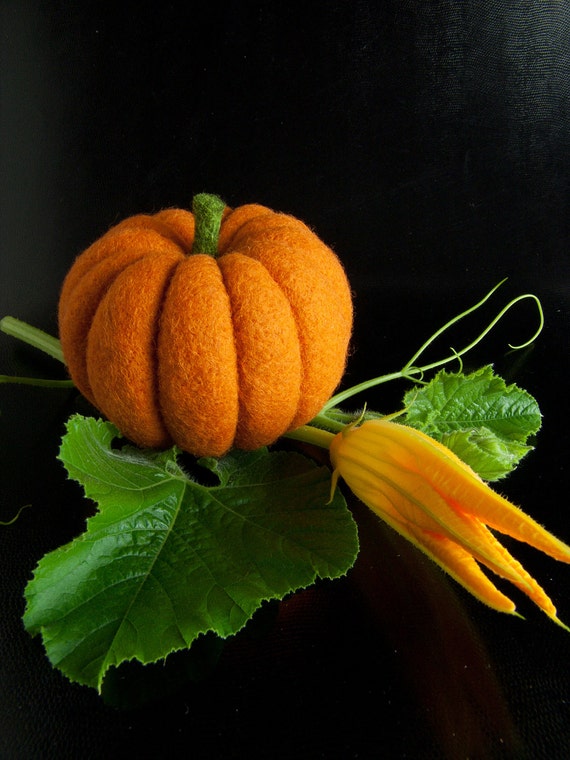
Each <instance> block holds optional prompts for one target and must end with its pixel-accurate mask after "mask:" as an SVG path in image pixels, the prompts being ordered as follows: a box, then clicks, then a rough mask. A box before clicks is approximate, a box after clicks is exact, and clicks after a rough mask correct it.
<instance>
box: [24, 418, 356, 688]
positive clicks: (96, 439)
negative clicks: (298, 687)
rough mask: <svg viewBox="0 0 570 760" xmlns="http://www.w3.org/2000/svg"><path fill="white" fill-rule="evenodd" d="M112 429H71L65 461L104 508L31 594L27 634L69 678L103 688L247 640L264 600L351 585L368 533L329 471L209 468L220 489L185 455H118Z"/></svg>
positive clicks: (52, 561)
mask: <svg viewBox="0 0 570 760" xmlns="http://www.w3.org/2000/svg"><path fill="white" fill-rule="evenodd" d="M117 437H118V431H117V430H116V428H114V427H113V426H112V425H111V424H110V423H106V422H102V421H99V420H95V419H93V418H85V417H81V416H79V415H75V416H74V417H72V418H71V419H70V420H69V422H68V426H67V433H66V435H65V436H64V439H63V443H62V447H61V451H60V458H61V460H62V461H63V463H64V464H65V467H66V468H67V470H68V472H69V475H70V476H71V477H72V478H74V479H75V480H77V481H78V482H80V483H81V484H82V485H83V487H84V490H85V493H86V495H87V496H88V497H89V498H91V499H93V500H94V501H95V502H96V503H97V504H98V506H99V511H98V513H97V514H96V515H95V516H94V517H92V518H90V519H89V520H88V524H87V530H86V532H85V533H84V534H82V535H81V536H79V537H78V538H76V539H75V540H74V541H72V542H71V543H70V544H68V545H66V546H63V547H61V548H59V549H57V550H55V551H53V552H51V553H50V554H47V555H46V556H45V557H44V558H43V559H42V560H41V561H40V563H39V565H38V567H37V569H36V571H35V574H34V578H33V579H32V580H31V581H30V583H29V584H28V586H27V588H26V599H27V608H26V612H25V615H24V623H25V626H26V628H27V630H28V631H29V632H30V633H32V634H36V633H41V635H42V637H43V641H44V645H45V648H46V652H47V654H48V657H49V659H50V661H51V662H52V664H53V665H55V666H56V667H58V668H59V669H60V670H61V671H62V672H63V673H65V674H66V675H67V676H68V678H70V679H71V680H73V681H78V682H79V683H83V684H87V685H90V686H94V687H96V688H98V689H101V685H102V682H103V679H104V677H105V674H106V673H107V671H108V670H109V668H111V667H118V666H119V665H120V664H121V663H124V662H126V661H129V660H133V659H135V660H138V661H139V662H141V663H143V664H145V663H150V662H156V661H158V660H161V659H163V658H164V657H166V656H167V655H168V654H170V653H171V652H174V651H176V650H183V649H186V648H188V647H190V646H191V645H192V643H193V642H194V641H195V640H196V639H197V638H198V636H200V634H206V633H208V632H211V633H213V634H216V635H217V636H220V637H222V638H225V637H228V636H230V635H232V634H234V633H237V631H239V630H240V629H241V628H242V627H243V626H244V625H245V624H246V623H247V621H248V620H249V619H250V618H251V617H252V615H253V614H254V613H255V611H256V610H257V609H258V608H259V607H260V606H261V604H262V603H263V602H264V601H266V600H272V599H282V598H283V597H284V596H286V595H287V594H289V593H291V592H293V591H296V590H298V589H300V588H303V587H306V586H308V585H310V584H312V583H313V582H314V581H315V580H316V579H317V578H336V577H339V576H341V575H344V574H345V573H346V572H347V571H348V570H349V569H350V567H351V566H352V564H353V563H354V560H355V558H356V555H357V552H358V538H357V532H356V525H355V523H354V520H353V519H352V516H351V514H350V512H349V510H348V509H347V506H346V503H345V501H344V499H343V497H342V495H341V494H340V491H339V490H338V489H337V491H336V493H335V496H334V498H333V499H332V501H329V492H330V472H329V470H328V469H327V468H325V467H319V466H317V465H315V464H314V463H313V462H311V461H310V460H308V459H307V458H305V457H303V456H301V455H299V454H296V453H294V452H272V453H269V452H268V451H267V450H266V449H260V450H259V451H254V452H232V453H230V454H228V455H227V456H226V457H224V458H222V459H220V460H216V459H202V460H200V462H199V463H200V464H201V465H202V467H204V468H207V469H209V470H210V471H211V473H213V474H214V475H216V476H217V478H218V479H219V483H218V484H216V485H213V486H211V485H210V486H205V485H202V484H201V483H198V482H196V481H194V480H192V479H191V478H190V477H189V476H188V475H187V474H186V473H185V472H184V471H183V469H182V468H181V466H180V464H179V462H178V451H177V450H176V449H170V450H169V451H165V452H156V451H142V450H139V449H135V448H133V447H132V446H123V447H122V448H117V447H115V446H114V445H113V444H114V439H115V438H117Z"/></svg>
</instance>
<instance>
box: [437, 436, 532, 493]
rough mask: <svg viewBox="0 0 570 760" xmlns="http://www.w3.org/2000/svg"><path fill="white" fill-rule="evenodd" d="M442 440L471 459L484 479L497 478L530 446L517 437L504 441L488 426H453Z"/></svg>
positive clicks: (506, 473)
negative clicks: (461, 427)
mask: <svg viewBox="0 0 570 760" xmlns="http://www.w3.org/2000/svg"><path fill="white" fill-rule="evenodd" d="M440 440H441V443H443V445H444V446H447V448H448V449H451V450H452V451H453V452H455V454H457V456H458V457H459V458H460V459H462V460H463V461H464V462H467V463H470V462H472V463H474V464H475V465H476V468H475V467H474V466H473V464H472V465H471V466H472V467H473V469H476V471H477V473H478V474H479V475H480V476H481V477H482V478H483V480H489V481H490V480H500V479H501V478H504V477H505V476H506V475H508V474H509V472H511V471H512V470H513V469H514V468H515V467H516V466H517V465H518V463H519V462H520V460H521V459H522V458H523V457H524V456H525V454H527V453H528V452H529V451H531V450H532V446H525V445H524V444H522V443H518V442H517V441H509V442H506V441H503V440H501V439H500V438H499V437H498V436H496V435H495V433H493V432H492V431H491V430H489V429H488V428H477V429H476V430H455V431H454V432H452V433H444V434H443V435H442V436H441V439H440Z"/></svg>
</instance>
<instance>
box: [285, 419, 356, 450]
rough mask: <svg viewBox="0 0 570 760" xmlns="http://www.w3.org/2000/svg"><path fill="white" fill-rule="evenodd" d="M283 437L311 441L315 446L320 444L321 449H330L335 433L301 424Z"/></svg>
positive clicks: (305, 441)
mask: <svg viewBox="0 0 570 760" xmlns="http://www.w3.org/2000/svg"><path fill="white" fill-rule="evenodd" d="M343 427H344V426H343ZM283 437H284V438H291V439H292V440H294V441H302V442H303V443H310V444H312V445H313V446H319V447H320V448H321V449H328V448H330V445H331V441H332V440H333V438H334V437H335V434H334V433H330V432H329V431H328V430H323V429H322V428H318V427H314V426H313V425H301V427H298V428H296V429H295V430H291V431H290V432H289V433H285V435H284V436H283Z"/></svg>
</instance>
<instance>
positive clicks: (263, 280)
mask: <svg viewBox="0 0 570 760" xmlns="http://www.w3.org/2000/svg"><path fill="white" fill-rule="evenodd" d="M218 265H219V267H220V270H221V272H222V276H223V280H224V285H225V288H226V290H227V292H228V295H229V298H230V304H231V308H232V324H233V335H234V342H235V351H236V356H237V366H238V386H239V387H238V399H239V412H238V425H237V431H236V436H235V440H234V445H235V446H237V447H238V448H243V449H257V448H259V447H260V446H264V445H266V444H269V443H272V442H273V441H275V440H276V439H277V438H278V437H279V436H280V435H282V434H283V433H284V432H285V431H286V430H287V429H288V427H289V425H290V424H291V420H292V419H293V418H294V416H295V414H296V411H297V407H298V404H299V396H300V391H301V369H302V368H301V356H300V351H299V339H298V335H297V326H296V324H295V318H294V316H293V312H292V311H291V307H290V305H289V302H288V300H287V298H286V296H285V294H284V293H283V291H282V290H281V288H279V286H278V285H277V283H276V282H275V281H274V280H273V278H272V277H271V275H270V274H269V272H268V271H267V270H266V269H265V267H264V266H263V265H262V264H260V263H259V262H258V261H256V260H255V259H251V258H249V257H247V256H244V255H242V254H240V253H229V254H226V255H224V256H221V257H220V258H219V259H218Z"/></svg>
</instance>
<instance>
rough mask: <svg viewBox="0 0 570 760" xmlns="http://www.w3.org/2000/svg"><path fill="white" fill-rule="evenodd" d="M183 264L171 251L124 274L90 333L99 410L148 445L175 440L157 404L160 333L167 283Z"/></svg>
mask: <svg viewBox="0 0 570 760" xmlns="http://www.w3.org/2000/svg"><path fill="white" fill-rule="evenodd" d="M135 263H136V264H137V267H138V271H136V269H135V266H134V264H135ZM180 263H181V254H180V252H179V251H170V252H169V253H168V254H166V255H164V252H162V253H159V254H154V255H149V256H145V257H141V258H139V259H138V261H137V262H134V263H133V265H132V266H130V267H127V268H125V269H123V270H122V271H121V273H120V275H119V276H118V277H117V278H116V279H115V281H114V283H113V286H112V287H110V288H109V289H108V291H107V293H106V294H105V296H104V297H103V298H101V300H100V302H99V306H98V308H97V312H96V315H95V317H94V318H93V322H92V325H91V329H90V331H89V336H88V343H87V349H86V355H87V372H88V378H89V383H90V385H91V389H92V393H93V396H94V398H95V402H96V406H97V408H99V409H100V410H101V411H102V412H103V413H104V414H105V416H106V417H107V418H108V419H110V420H111V421H112V422H113V423H114V424H115V425H117V427H118V428H119V429H120V430H121V432H122V433H123V434H124V435H125V436H126V437H127V438H130V439H131V440H133V441H135V442H136V443H138V444H139V445H143V446H150V447H156V446H166V445H169V443H170V442H171V440H172V439H171V437H170V436H169V431H168V429H167V428H166V426H165V425H164V422H163V420H162V415H161V414H160V407H159V404H158V403H157V397H158V388H157V380H156V374H157V354H156V330H157V321H158V320H157V314H158V313H159V312H160V310H161V309H162V304H163V302H164V297H165V290H166V289H165V283H167V282H169V281H170V280H171V278H172V276H173V272H174V270H176V268H177V267H178V265H179V264H180Z"/></svg>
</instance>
